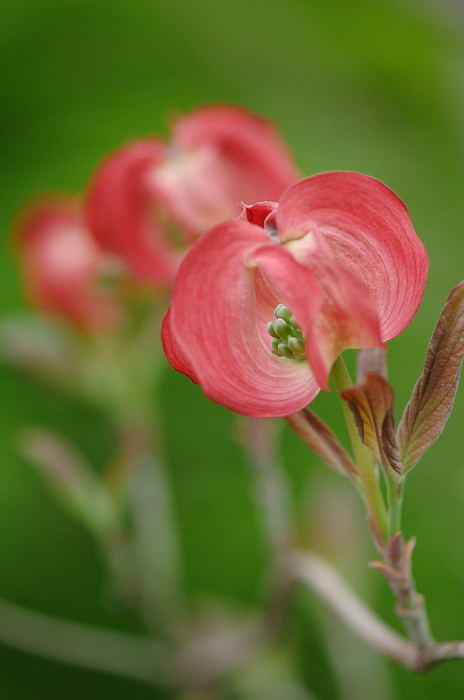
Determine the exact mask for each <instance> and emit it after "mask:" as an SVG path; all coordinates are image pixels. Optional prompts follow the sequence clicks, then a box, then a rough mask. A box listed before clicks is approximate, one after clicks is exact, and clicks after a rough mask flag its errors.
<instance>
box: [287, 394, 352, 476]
mask: <svg viewBox="0 0 464 700" xmlns="http://www.w3.org/2000/svg"><path fill="white" fill-rule="evenodd" d="M287 421H288V423H289V424H290V425H291V427H292V428H293V430H294V431H295V433H296V434H297V435H298V436H299V437H300V438H301V439H302V440H303V441H304V442H305V443H306V444H307V445H308V447H309V448H310V449H311V450H312V451H313V452H315V453H316V454H317V455H318V457H320V458H321V460H322V461H323V462H325V463H326V464H328V466H329V467H332V468H333V469H335V470H336V471H338V472H341V473H342V474H346V475H349V476H356V475H357V473H358V470H357V468H356V465H355V464H354V462H353V460H352V459H351V457H350V456H349V454H348V452H346V450H345V449H344V448H343V447H342V446H341V445H340V443H339V442H338V440H337V438H336V437H335V435H334V434H333V432H332V431H331V430H330V428H329V427H328V426H327V425H326V424H325V423H324V422H323V421H322V420H321V419H320V418H319V416H316V414H315V413H313V412H312V411H311V410H309V408H305V409H303V410H302V411H298V412H297V413H292V414H291V415H289V416H287Z"/></svg>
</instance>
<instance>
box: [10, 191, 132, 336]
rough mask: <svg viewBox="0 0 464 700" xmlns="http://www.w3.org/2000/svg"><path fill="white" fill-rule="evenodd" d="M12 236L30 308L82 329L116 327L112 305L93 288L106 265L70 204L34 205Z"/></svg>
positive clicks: (52, 200) (57, 201)
mask: <svg viewBox="0 0 464 700" xmlns="http://www.w3.org/2000/svg"><path fill="white" fill-rule="evenodd" d="M17 233H18V247H19V253H20V255H21V260H22V266H23V273H24V281H25V285H26V288H27V291H28V294H29V297H30V298H31V300H32V301H33V302H34V303H36V304H37V305H38V306H40V307H41V308H43V309H46V310H48V311H53V312H54V313H57V314H59V315H61V316H64V317H66V318H68V319H70V320H72V321H73V322H74V323H77V324H78V325H81V326H84V327H87V328H97V329H98V328H103V327H107V326H110V325H112V324H113V323H115V322H116V320H117V318H118V315H119V312H118V309H117V307H116V304H115V302H114V300H113V299H111V298H110V297H109V296H108V295H106V294H105V293H104V291H103V290H102V289H101V288H100V287H99V286H98V284H99V282H98V281H99V278H100V276H101V274H102V272H103V271H104V266H105V260H104V258H103V255H102V254H101V252H100V251H99V250H98V249H97V246H96V245H95V243H94V241H93V239H92V238H91V237H90V235H89V233H88V232H87V230H86V229H85V228H84V226H83V221H82V215H81V212H80V210H79V208H78V206H77V204H76V202H74V200H72V199H71V198H67V197H55V198H50V199H41V200H38V201H36V202H34V203H33V204H31V205H30V206H29V207H28V208H27V209H26V210H25V211H24V212H23V214H22V215H21V216H20V218H19V220H18V224H17Z"/></svg>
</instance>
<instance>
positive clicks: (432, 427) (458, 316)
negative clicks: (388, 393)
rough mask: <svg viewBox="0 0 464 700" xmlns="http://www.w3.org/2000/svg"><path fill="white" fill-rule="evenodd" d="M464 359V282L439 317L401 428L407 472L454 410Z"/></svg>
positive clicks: (457, 288)
mask: <svg viewBox="0 0 464 700" xmlns="http://www.w3.org/2000/svg"><path fill="white" fill-rule="evenodd" d="M463 356H464V281H463V282H461V283H460V284H458V285H457V287H455V288H454V289H453V290H452V291H451V293H450V295H449V297H448V299H447V301H446V304H445V306H444V308H443V311H442V312H441V314H440V317H439V319H438V322H437V325H436V327H435V330H434V332H433V335H432V338H431V340H430V343H429V347H428V349H427V354H426V356H425V363H424V370H423V372H422V374H421V376H420V377H419V379H418V381H417V384H416V386H415V387H414V391H413V392H412V395H411V399H410V400H409V403H408V404H407V406H406V408H405V410H404V413H403V417H402V419H401V422H400V424H399V427H398V441H399V445H400V451H401V455H402V458H403V463H404V469H405V471H407V470H408V469H411V468H412V467H414V465H415V464H417V462H418V461H419V459H420V458H421V457H422V455H423V454H424V452H425V451H426V450H427V449H428V448H429V447H430V446H431V445H432V444H433V443H434V442H435V440H437V438H438V437H439V436H440V435H441V433H442V432H443V429H444V427H445V425H446V421H447V420H448V416H449V414H450V413H451V409H452V408H453V403H454V397H455V394H456V389H457V386H458V382H459V374H460V371H461V365H462V359H463Z"/></svg>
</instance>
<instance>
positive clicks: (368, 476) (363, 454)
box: [330, 355, 388, 545]
mask: <svg viewBox="0 0 464 700" xmlns="http://www.w3.org/2000/svg"><path fill="white" fill-rule="evenodd" d="M330 376H331V379H332V381H333V383H334V385H335V388H336V389H337V391H338V392H340V391H343V389H348V387H350V386H352V384H353V383H352V381H351V377H350V375H349V372H348V369H347V366H346V364H345V361H344V360H343V358H342V357H341V355H339V357H338V358H337V359H336V361H335V363H334V365H333V367H332V372H331V375H330ZM342 407H343V414H344V416H345V421H346V425H347V428H348V433H349V436H350V440H351V445H352V447H353V453H354V457H355V461H356V464H357V466H358V469H359V475H360V479H361V486H362V490H363V494H364V499H365V502H366V506H367V509H368V512H369V517H370V519H371V522H372V526H373V528H374V530H375V532H374V534H375V536H376V539H378V540H379V541H378V544H379V545H382V544H385V543H386V541H387V538H388V515H387V509H386V506H385V500H384V497H383V494H382V490H381V488H380V484H379V480H378V478H377V473H376V468H375V462H374V459H373V457H372V454H371V452H370V450H369V449H368V448H367V447H366V446H365V445H363V443H362V442H361V439H360V437H359V435H358V431H357V428H356V425H355V422H354V419H353V415H352V413H351V411H350V408H349V406H348V403H347V402H346V401H342Z"/></svg>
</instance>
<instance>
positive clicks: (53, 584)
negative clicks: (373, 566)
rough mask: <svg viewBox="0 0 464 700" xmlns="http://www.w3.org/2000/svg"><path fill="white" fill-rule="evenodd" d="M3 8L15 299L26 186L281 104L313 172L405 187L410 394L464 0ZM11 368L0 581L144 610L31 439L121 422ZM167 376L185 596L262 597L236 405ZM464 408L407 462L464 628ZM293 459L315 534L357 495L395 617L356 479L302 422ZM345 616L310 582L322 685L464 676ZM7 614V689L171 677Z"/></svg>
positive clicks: (459, 267) (5, 282) (419, 518)
mask: <svg viewBox="0 0 464 700" xmlns="http://www.w3.org/2000/svg"><path fill="white" fill-rule="evenodd" d="M0 16H1V21H0V66H1V74H0V105H1V107H0V124H1V131H0V139H1V150H0V152H1V159H2V173H3V175H2V179H1V183H2V184H1V195H0V197H1V201H2V206H1V208H0V222H1V231H2V236H1V238H0V246H1V256H0V287H1V298H0V309H1V312H2V313H3V314H4V315H5V316H6V315H11V314H13V313H17V312H21V311H22V310H24V308H25V301H24V297H23V294H22V291H21V286H20V282H19V275H18V268H17V261H16V260H15V258H14V255H13V252H12V247H11V236H10V230H11V221H12V218H13V216H14V214H15V212H16V211H17V209H18V207H20V206H21V204H22V203H23V201H24V200H25V199H27V198H29V197H30V196H31V195H34V194H37V193H39V192H42V191H44V190H51V191H56V190H59V189H65V190H69V191H71V192H78V191H79V190H81V189H82V188H83V186H84V184H85V182H86V180H87V178H88V177H89V175H90V173H91V172H92V170H93V168H94V166H95V164H96V163H97V161H98V160H99V159H100V158H101V157H102V156H103V155H104V154H105V153H106V152H107V151H109V150H111V149H113V148H115V147H117V146H118V145H120V144H122V143H123V142H125V141H128V140H130V139H132V138H136V137H140V136H146V135H151V134H166V133H167V130H168V125H169V119H170V117H171V116H172V115H173V114H176V113H179V112H185V111H187V110H189V109H191V108H192V107H195V106H197V105H201V104H203V103H208V102H217V101H225V102H234V103H237V104H241V105H245V106H247V107H249V108H251V109H253V110H255V111H257V112H259V113H261V114H264V115H266V116H268V117H270V118H271V119H272V120H274V121H275V122H276V124H277V125H278V127H279V128H280V130H281V131H282V133H283V135H284V137H285V138H286V140H287V142H288V144H289V146H290V148H291V149H292V151H293V152H294V154H295V157H296V160H297V162H298V164H299V166H300V168H301V169H302V171H303V172H305V173H307V174H312V173H316V172H320V171H324V170H330V169H347V170H358V171H361V172H364V173H368V174H370V175H374V176H376V177H379V178H381V179H382V180H383V181H385V182H386V183H387V184H388V185H389V186H391V187H392V188H393V189H394V190H395V191H396V192H397V193H399V194H400V196H401V197H402V198H403V200H404V201H405V202H406V203H407V205H408V208H409V210H410V213H411V216H412V219H413V221H414V224H415V227H416V230H417V231H418V232H419V234H420V236H421V237H422V239H423V241H424V242H425V244H426V246H427V248H428V251H429V254H430V259H431V268H430V277H429V281H428V286H427V291H426V295H425V300H424V304H423V306H422V308H421V309H420V311H419V313H418V314H417V317H416V318H415V320H414V321H413V323H412V324H411V325H410V327H409V328H408V329H407V331H406V332H405V333H404V334H403V335H402V336H401V337H400V338H397V339H396V340H395V341H393V342H392V343H391V344H390V363H391V370H390V378H391V381H392V383H393V384H394V386H395V389H396V395H397V406H398V408H400V407H402V406H403V405H404V403H405V401H406V400H407V397H408V393H409V392H410V390H411V388H412V385H413V383H414V381H415V379H416V377H417V376H418V374H419V372H420V368H421V363H422V358H423V354H424V350H425V345H426V342H427V340H428V337H429V335H430V333H431V330H432V327H433V324H434V321H435V318H436V316H437V314H438V312H439V309H440V307H441V305H442V304H443V302H444V299H445V298H446V295H447V293H448V291H449V289H450V288H451V287H452V286H453V285H454V284H456V283H457V282H458V281H460V280H461V278H462V277H464V238H463V231H464V196H463V187H464V119H463V117H464V78H463V76H464V45H463V31H464V13H463V10H462V7H461V6H460V4H459V3H455V4H454V5H453V4H451V3H450V4H449V5H447V4H446V3H438V2H437V3H436V4H433V3H430V4H427V3H417V4H416V3H413V2H393V1H391V2H387V1H381V0H374V1H372V0H351V1H350V2H345V1H344V0H331V2H326V1H325V0H286V2H285V3H282V2H277V1H275V0H270V1H269V0H255V1H254V2H246V1H245V0H234V2H229V1H228V0H226V1H225V2H213V0H177V2H171V1H169V0H151V1H150V2H149V1H148V0H119V1H118V2H117V3H115V2H110V0H7V1H6V2H3V3H2V8H1V10H0ZM0 375H1V379H0V387H1V389H0V411H1V420H0V445H1V460H0V462H1V469H0V596H1V597H3V598H5V599H7V600H11V601H14V602H17V603H21V604H23V605H25V606H28V607H30V608H32V609H34V610H39V611H42V612H46V613H50V614H53V615H56V616H61V617H63V618H65V619H69V620H76V621H83V622H88V623H92V624H96V625H101V626H104V627H110V628H111V627H114V628H116V629H120V630H132V631H137V630H139V629H140V623H139V622H138V621H137V619H136V618H135V617H133V616H131V615H130V614H129V613H128V612H127V611H122V610H120V609H119V608H118V607H117V606H114V605H112V604H111V603H108V599H107V597H106V596H105V576H104V568H103V563H102V561H101V557H100V555H99V552H98V549H97V547H96V545H95V544H94V542H93V540H92V539H91V537H90V536H89V535H88V533H87V532H86V531H85V529H84V528H83V527H82V526H81V525H80V523H79V522H78V521H77V520H75V519H73V518H72V517H71V516H70V515H68V514H67V513H66V512H65V511H64V510H63V509H62V508H61V507H60V505H59V504H58V503H57V502H56V501H55V500H54V499H53V498H52V497H51V496H50V495H49V493H48V492H47V490H46V488H45V487H44V485H43V484H42V482H41V480H40V478H39V477H38V475H37V474H36V473H35V472H34V470H33V468H32V467H31V465H30V464H28V463H27V462H26V461H24V460H23V459H21V458H20V456H19V454H18V450H17V447H16V436H17V433H18V431H19V430H20V429H21V428H23V427H24V426H28V425H31V424H32V425H33V424H40V425H42V426H47V427H49V428H52V429H55V430H57V431H58V432H60V433H61V434H63V435H65V436H66V437H67V438H69V439H70V440H72V441H73V442H75V443H77V444H78V445H79V446H80V448H81V449H82V450H83V452H84V453H85V454H86V455H87V456H88V457H89V459H91V460H92V462H93V463H94V464H99V463H101V462H103V461H104V460H105V459H106V458H107V457H108V455H109V454H110V453H111V449H112V441H113V436H112V434H111V430H110V427H109V425H108V424H107V423H106V421H105V418H104V416H103V415H100V414H99V413H98V412H97V411H96V410H95V409H94V408H92V407H91V406H88V405H84V404H83V403H81V402H79V401H77V400H73V399H71V398H70V397H66V396H64V395H61V394H60V393H59V392H57V391H53V390H48V389H46V388H44V387H43V386H41V385H38V384H35V383H33V382H31V381H30V380H28V379H27V378H26V377H24V376H22V375H21V374H20V373H18V372H17V371H14V370H11V369H10V368H9V367H8V366H7V365H6V364H4V365H2V366H0ZM160 391H161V396H162V406H163V415H162V421H163V426H164V430H163V433H164V438H165V445H166V455H167V462H168V467H169V478H170V481H171V484H172V488H173V493H174V503H175V510H176V513H177V516H178V519H179V522H180V529H181V538H182V540H181V542H182V554H183V558H184V565H185V580H184V586H185V591H186V595H187V597H188V599H189V600H191V601H192V605H193V604H194V602H193V601H195V600H196V599H197V598H198V597H199V596H200V597H202V598H205V597H208V596H209V597H220V598H222V599H223V600H225V601H226V602H227V603H228V604H229V605H231V606H235V607H237V608H238V609H242V610H247V609H248V608H249V607H250V606H252V605H253V604H254V603H256V601H258V600H259V598H260V594H261V588H262V572H263V566H264V546H263V534H262V532H261V531H260V528H259V524H258V521H257V517H256V511H255V509H254V505H253V498H252V495H251V492H252V489H251V484H250V475H249V473H248V471H247V468H246V466H245V464H244V460H243V456H242V454H241V451H240V448H239V446H238V445H237V443H236V441H235V440H234V417H233V416H232V415H231V414H229V413H228V412H227V411H226V410H224V409H222V408H221V407H218V406H216V405H213V404H211V403H209V402H208V401H207V400H206V399H205V398H204V397H203V396H202V394H201V392H200V390H199V389H198V388H197V387H194V386H193V385H192V384H191V383H190V382H188V381H187V380H186V379H185V378H184V377H182V376H181V375H176V374H175V373H174V372H173V371H171V370H170V369H169V368H168V367H167V366H166V368H165V371H164V372H163V376H162V380H161V385H160ZM316 409H317V410H318V412H320V414H321V415H323V416H324V417H325V418H326V419H327V420H329V421H330V423H331V424H332V425H333V426H335V427H337V426H340V425H341V423H340V416H339V409H338V406H337V405H336V402H335V400H334V397H333V396H331V395H323V396H321V397H319V398H318V399H317V402H316ZM462 415H463V393H462V390H461V391H460V393H459V394H458V398H457V402H456V407H455V411H454V414H453V416H452V417H451V419H450V421H449V424H448V426H447V429H446V432H445V434H444V436H443V437H442V438H441V439H440V441H439V442H438V443H437V444H436V445H435V446H434V447H433V448H432V449H431V450H430V451H429V452H428V453H427V455H426V457H425V458H424V460H423V461H422V463H421V464H420V465H419V466H418V467H417V468H416V470H415V472H414V473H413V475H412V476H411V478H410V480H409V482H408V486H407V495H406V504H405V530H406V533H407V534H408V535H413V534H415V535H417V537H418V546H417V551H416V556H415V571H416V579H417V582H418V587H419V590H420V591H422V592H423V593H425V594H426V595H427V601H428V609H429V613H430V616H431V620H432V624H433V629H434V632H435V634H436V636H437V638H439V639H445V638H459V637H462V636H463V635H464V607H463V602H462V601H463V590H464V545H463V538H462V533H463V531H464V508H463V504H464V469H463V466H464V464H463V459H464V458H463V449H462V439H463V424H462ZM282 458H283V462H284V466H285V470H286V472H287V473H288V476H289V478H290V480H291V483H292V485H293V496H294V499H295V508H296V509H297V512H298V518H299V522H300V528H301V530H302V533H303V537H306V539H307V540H308V542H310V543H311V544H312V545H313V546H316V547H317V546H318V544H317V542H318V540H319V541H320V542H323V540H324V532H325V527H326V525H324V518H325V517H326V516H327V517H333V518H335V520H336V518H337V514H339V513H340V512H342V511H343V508H347V507H348V508H352V509H353V510H354V513H355V515H354V519H353V522H354V523H355V525H354V526H353V531H352V532H351V533H348V534H346V533H345V537H346V539H345V540H343V546H342V547H341V550H343V551H342V552H341V559H343V566H344V567H345V569H346V570H347V575H348V576H349V577H351V578H352V580H353V581H354V582H355V583H356V586H357V589H358V590H359V591H364V593H365V595H366V597H368V598H369V600H370V602H371V604H372V605H373V606H374V607H375V608H376V610H377V611H379V612H380V613H381V614H382V615H384V616H385V617H386V618H387V619H389V620H392V621H393V624H396V623H395V622H394V620H393V616H392V612H391V598H390V594H389V591H388V589H387V585H386V584H385V582H384V581H383V580H381V578H380V575H379V574H377V573H375V572H373V571H370V570H368V569H367V568H366V562H367V561H368V559H369V558H372V556H374V552H373V550H372V548H371V546H370V544H369V543H368V540H367V537H366V535H365V534H364V531H363V528H362V519H363V514H362V511H361V507H360V506H359V505H358V503H357V501H356V495H355V494H354V493H353V494H352V493H351V490H350V489H348V488H346V487H345V485H344V484H343V483H342V479H341V478H339V477H337V476H336V475H332V474H330V473H329V471H328V470H327V469H326V468H324V467H323V466H321V465H320V464H319V463H318V461H317V459H316V458H315V457H313V456H312V455H310V454H308V453H307V452H306V451H305V449H304V448H303V447H302V446H300V445H299V444H298V442H297V441H296V439H295V438H294V437H293V435H291V434H290V433H289V432H287V431H284V434H283V438H282ZM342 502H343V505H342ZM346 503H348V506H347V505H346ZM327 513H329V514H331V515H330V516H328V515H327ZM310 527H313V528H314V529H313V531H312V532H313V534H311V532H310ZM327 527H329V526H328V525H327ZM318 528H319V529H318ZM306 529H307V531H306ZM335 529H336V528H335ZM350 553H352V562H351V564H348V563H347V561H346V560H347V559H349V558H350V557H349V556H347V554H350ZM343 555H345V556H343ZM340 627H341V626H340V625H339V624H338V622H336V621H334V620H333V619H332V618H330V616H327V615H326V614H325V613H324V612H323V611H321V610H320V606H319V604H318V602H317V601H316V600H315V599H314V598H313V597H312V596H311V594H307V595H302V596H301V600H300V601H299V602H298V609H297V612H296V614H295V619H294V621H293V628H292V630H291V632H290V634H289V646H290V647H291V649H292V656H293V660H294V661H293V663H294V665H295V669H296V672H297V673H298V674H299V675H300V677H301V678H303V679H304V680H305V682H306V683H307V685H308V687H309V688H311V690H312V691H313V692H314V694H315V695H316V696H317V697H318V698H320V699H321V700H332V699H334V698H335V699H337V698H340V699H341V700H348V699H349V698H352V699H353V700H354V699H355V698H357V699H359V700H364V698H365V699H366V700H370V699H371V698H376V700H378V699H381V698H385V700H388V699H391V700H402V699H403V698H408V699H409V700H411V699H413V698H420V699H421V700H428V699H430V700H431V699H432V698H433V699H434V700H435V699H436V698H437V697H444V698H447V699H448V698H449V699H451V698H461V697H463V696H464V662H454V663H453V664H449V665H447V666H443V667H440V668H437V669H435V670H434V671H432V672H431V673H429V674H428V675H426V676H420V675H413V674H410V673H408V672H406V671H404V670H402V669H401V668H398V667H397V666H395V665H394V664H392V663H389V662H383V661H381V660H378V659H377V658H376V656H375V655H373V654H370V653H369V652H368V651H366V650H365V648H364V647H363V645H362V644H361V643H358V642H357V641H356V640H355V639H354V638H352V637H351V635H350V634H349V633H345V632H344V631H343V630H342V629H340ZM1 630H2V620H1V619H0V692H1V696H2V698H4V700H16V699H17V700H20V699H21V700H23V699H24V698H31V700H32V699H35V698H37V699H39V698H40V699H42V698H47V700H51V699H53V698H57V699H58V698H60V699H61V698H63V697H66V698H68V699H69V700H81V699H82V698H87V699H88V700H94V699H95V700H97V699H98V700H106V699H108V700H110V699H111V700H116V699H120V698H137V699H139V698H140V699H142V698H143V699H145V698H147V700H148V699H149V698H150V699H151V698H158V697H159V698H165V697H168V695H167V694H166V693H165V692H162V691H161V690H159V689H157V688H153V687H151V686H150V685H148V684H146V685H145V684H143V683H140V682H137V681H134V682H132V681H131V680H124V679H121V678H118V677H117V676H110V675H104V674H100V673H97V672H91V671H85V670H79V669H76V668H74V667H72V666H67V665H65V664H62V663H58V662H54V661H53V660H44V659H40V658H38V657H35V656H33V655H32V654H28V653H25V652H22V651H20V650H13V649H12V648H10V647H9V646H7V645H2V644H1V641H2V631H1ZM334 655H335V656H337V657H338V659H339V662H338V664H337V663H335V664H334V662H333V657H334ZM347 661H348V663H347ZM343 664H344V666H343ZM350 669H351V672H350ZM353 669H355V672H353ZM341 676H343V677H344V682H343V683H341V682H340V677H341ZM231 697H232V696H231ZM237 697H239V696H237ZM282 700H285V699H284V698H282Z"/></svg>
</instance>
